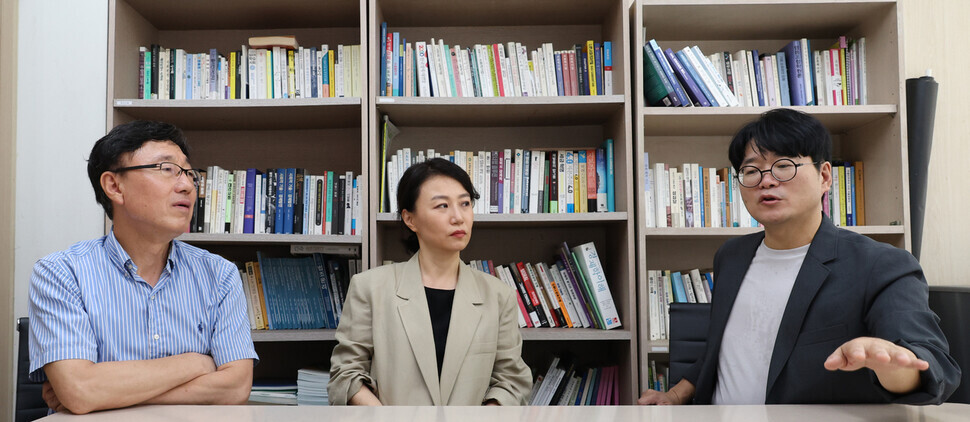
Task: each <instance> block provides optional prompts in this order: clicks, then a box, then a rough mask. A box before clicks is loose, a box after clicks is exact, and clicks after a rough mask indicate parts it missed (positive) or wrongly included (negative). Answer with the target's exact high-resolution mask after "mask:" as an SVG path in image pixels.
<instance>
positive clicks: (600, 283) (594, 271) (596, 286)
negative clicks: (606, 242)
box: [572, 242, 622, 330]
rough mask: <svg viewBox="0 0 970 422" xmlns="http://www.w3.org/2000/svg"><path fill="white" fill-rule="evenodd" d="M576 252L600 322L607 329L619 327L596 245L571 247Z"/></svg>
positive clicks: (586, 244) (589, 243) (614, 305)
mask: <svg viewBox="0 0 970 422" xmlns="http://www.w3.org/2000/svg"><path fill="white" fill-rule="evenodd" d="M572 251H573V252H574V253H575V254H576V260H577V261H578V262H579V267H580V269H581V270H582V272H583V274H584V275H585V276H586V281H587V282H588V283H589V290H590V291H591V292H592V293H593V296H595V298H593V300H595V301H596V305H597V308H599V314H600V316H601V317H602V321H600V323H601V324H602V326H603V327H604V328H605V329H607V330H609V329H612V328H617V327H620V326H621V325H622V324H621V323H620V316H619V315H618V314H617V312H616V304H615V303H613V294H612V293H610V284H609V282H607V280H606V273H605V272H604V269H603V264H602V261H601V260H600V257H599V253H597V252H596V245H594V244H593V242H588V243H584V244H582V245H579V246H575V247H573V248H572Z"/></svg>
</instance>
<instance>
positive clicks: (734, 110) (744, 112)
mask: <svg viewBox="0 0 970 422" xmlns="http://www.w3.org/2000/svg"><path fill="white" fill-rule="evenodd" d="M776 108H790V109H793V110H798V111H801V112H804V113H808V114H813V115H820V114H895V113H896V112H897V111H898V107H897V106H896V104H871V105H848V106H791V107H644V108H643V115H644V116H710V115H723V116H757V115H759V114H761V113H764V112H766V111H768V110H773V109H776Z"/></svg>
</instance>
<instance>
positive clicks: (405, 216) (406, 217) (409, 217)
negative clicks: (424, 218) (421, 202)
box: [401, 210, 418, 233]
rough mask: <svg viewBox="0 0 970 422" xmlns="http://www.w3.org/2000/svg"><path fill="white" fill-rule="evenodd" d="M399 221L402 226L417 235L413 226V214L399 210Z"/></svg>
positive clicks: (416, 229) (416, 230)
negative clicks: (402, 222) (401, 222)
mask: <svg viewBox="0 0 970 422" xmlns="http://www.w3.org/2000/svg"><path fill="white" fill-rule="evenodd" d="M401 220H402V221H404V224H405V225H407V226H408V228H409V229H411V231H413V232H415V233H417V232H418V228H417V227H416V226H415V225H414V213H412V212H411V211H408V210H401Z"/></svg>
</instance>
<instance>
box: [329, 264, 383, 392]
mask: <svg viewBox="0 0 970 422" xmlns="http://www.w3.org/2000/svg"><path fill="white" fill-rule="evenodd" d="M362 284H364V279H363V278H362V277H361V276H360V275H355V276H354V277H353V278H351V280H350V287H349V288H348V289H347V299H346V300H345V302H344V307H343V311H342V313H341V316H340V324H338V325H337V333H336V335H335V337H336V339H337V346H336V347H334V349H333V355H331V357H330V382H329V383H328V384H327V392H328V394H329V396H330V404H333V405H344V404H347V403H348V402H349V401H350V398H351V397H353V396H354V394H357V392H358V391H360V387H361V386H362V385H364V384H366V385H368V386H369V387H370V388H371V389H373V390H375V391H376V390H377V384H376V383H375V382H374V379H373V377H371V374H370V368H371V362H372V357H373V356H374V337H373V324H372V315H373V314H372V312H371V310H372V305H373V304H372V302H371V298H370V295H369V294H367V289H366V287H362Z"/></svg>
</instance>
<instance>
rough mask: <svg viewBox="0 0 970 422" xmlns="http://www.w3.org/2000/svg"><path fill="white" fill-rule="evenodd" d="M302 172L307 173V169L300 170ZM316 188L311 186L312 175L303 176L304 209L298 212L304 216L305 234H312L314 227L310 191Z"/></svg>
mask: <svg viewBox="0 0 970 422" xmlns="http://www.w3.org/2000/svg"><path fill="white" fill-rule="evenodd" d="M300 171H301V172H303V173H306V169H300ZM313 188H314V187H313V186H311V184H310V175H309V174H304V175H303V203H302V204H301V205H303V209H300V210H297V211H298V212H300V213H302V214H303V227H301V228H302V229H303V231H302V232H300V233H303V234H310V227H312V226H313V216H311V215H310V190H311V189H313Z"/></svg>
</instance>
